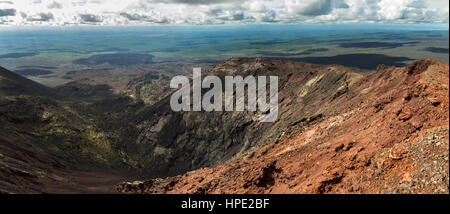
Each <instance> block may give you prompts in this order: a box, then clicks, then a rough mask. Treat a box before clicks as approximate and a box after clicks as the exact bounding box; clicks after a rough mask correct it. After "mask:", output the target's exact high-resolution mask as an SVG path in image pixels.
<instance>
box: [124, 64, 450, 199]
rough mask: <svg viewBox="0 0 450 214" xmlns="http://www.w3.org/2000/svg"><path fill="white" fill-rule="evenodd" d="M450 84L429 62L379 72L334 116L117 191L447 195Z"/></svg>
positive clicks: (444, 68) (445, 72)
mask: <svg viewBox="0 0 450 214" xmlns="http://www.w3.org/2000/svg"><path fill="white" fill-rule="evenodd" d="M448 83H449V68H448V65H447V64H443V63H442V62H440V61H436V60H432V59H421V60H419V61H417V62H415V63H414V64H412V65H410V66H407V67H401V68H397V67H387V66H379V68H378V69H377V70H376V71H371V72H367V73H366V74H364V75H363V77H362V79H361V80H360V81H359V83H358V84H357V85H356V86H353V87H351V90H352V92H353V93H357V94H358V96H355V97H353V98H352V99H350V100H346V101H345V102H342V103H341V104H340V106H339V107H338V108H337V110H335V111H337V112H338V113H336V114H333V115H327V116H324V117H322V118H320V119H318V120H316V121H314V122H312V123H308V124H306V125H305V126H303V127H300V128H299V129H298V130H294V131H293V132H291V133H289V134H287V135H285V136H283V137H280V138H278V139H277V140H275V141H273V142H271V143H268V144H266V145H262V146H256V147H253V148H252V149H250V150H249V151H248V152H246V153H245V154H244V155H242V156H239V157H236V158H234V159H231V160H229V161H227V162H225V163H222V164H220V165H218V166H216V167H214V168H201V169H198V170H195V171H191V172H188V173H185V174H183V175H179V176H175V177H169V178H164V179H153V180H150V181H146V182H133V183H127V182H124V183H121V184H119V185H118V186H117V190H118V191H119V192H122V193H448V192H449V162H448V157H449V151H448V150H449V125H448V122H449V95H448V93H449V89H448ZM283 105H285V103H283V101H281V102H280V106H283ZM287 107H288V108H295V106H289V105H287ZM324 108H325V107H324ZM280 112H283V110H282V109H281V111H280Z"/></svg>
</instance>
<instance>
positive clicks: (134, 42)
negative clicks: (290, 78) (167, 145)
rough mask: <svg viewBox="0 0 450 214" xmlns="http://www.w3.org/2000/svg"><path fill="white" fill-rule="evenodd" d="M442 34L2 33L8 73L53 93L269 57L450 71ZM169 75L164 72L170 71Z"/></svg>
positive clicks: (295, 30)
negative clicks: (86, 81)
mask: <svg viewBox="0 0 450 214" xmlns="http://www.w3.org/2000/svg"><path fill="white" fill-rule="evenodd" d="M448 47H449V31H448V26H447V27H439V26H385V25H384V26H378V25H372V26H371V25H367V26H364V25H282V26H279V25H277V26H274V25H246V26H193V27H187V26H170V27H79V28H3V29H0V66H3V67H5V68H7V69H10V70H13V71H15V72H16V73H18V74H21V75H24V76H26V77H28V78H30V79H33V80H36V81H38V82H41V83H43V84H46V85H49V86H56V85H60V84H63V83H66V82H68V81H69V80H67V79H65V78H64V75H65V74H67V73H68V72H71V71H74V70H87V69H105V68H106V69H113V70H122V71H123V70H136V69H145V68H146V66H148V65H151V64H157V63H199V64H209V65H214V64H215V63H217V62H219V61H221V60H224V59H226V58H230V57H267V58H272V59H288V60H294V61H305V62H310V63H317V64H340V65H345V66H350V67H358V68H361V69H375V68H376V67H377V66H378V65H379V64H387V65H394V66H404V65H407V64H409V63H411V62H413V61H415V60H417V59H420V58H423V57H431V58H434V59H438V60H441V61H443V62H445V63H449V54H448ZM162 69H164V67H162Z"/></svg>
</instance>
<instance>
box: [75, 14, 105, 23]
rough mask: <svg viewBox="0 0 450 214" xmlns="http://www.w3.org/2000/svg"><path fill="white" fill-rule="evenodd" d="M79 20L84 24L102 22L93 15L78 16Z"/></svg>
mask: <svg viewBox="0 0 450 214" xmlns="http://www.w3.org/2000/svg"><path fill="white" fill-rule="evenodd" d="M80 18H81V20H83V21H84V22H103V19H102V18H101V17H99V16H96V15H93V14H80Z"/></svg>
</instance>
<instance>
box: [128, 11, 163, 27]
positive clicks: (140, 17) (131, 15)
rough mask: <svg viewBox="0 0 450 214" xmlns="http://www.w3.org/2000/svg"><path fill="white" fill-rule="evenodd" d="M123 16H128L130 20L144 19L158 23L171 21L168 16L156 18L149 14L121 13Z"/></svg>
mask: <svg viewBox="0 0 450 214" xmlns="http://www.w3.org/2000/svg"><path fill="white" fill-rule="evenodd" d="M120 15H121V16H123V17H125V18H127V19H128V20H130V21H142V22H149V23H157V24H167V23H169V22H170V21H169V20H168V19H167V18H160V19H154V18H151V17H149V16H145V15H139V14H134V13H132V14H131V13H120Z"/></svg>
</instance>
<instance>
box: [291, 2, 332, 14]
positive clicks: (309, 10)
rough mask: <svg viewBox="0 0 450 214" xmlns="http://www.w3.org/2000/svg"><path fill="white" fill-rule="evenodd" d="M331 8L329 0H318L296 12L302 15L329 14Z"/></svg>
mask: <svg viewBox="0 0 450 214" xmlns="http://www.w3.org/2000/svg"><path fill="white" fill-rule="evenodd" d="M332 10H333V7H332V2H331V0H318V1H315V2H313V3H311V4H310V5H308V6H307V7H306V8H304V9H302V10H300V11H299V12H298V13H299V14H300V15H304V16H320V15H326V14H329V13H330V12H331V11H332Z"/></svg>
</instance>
